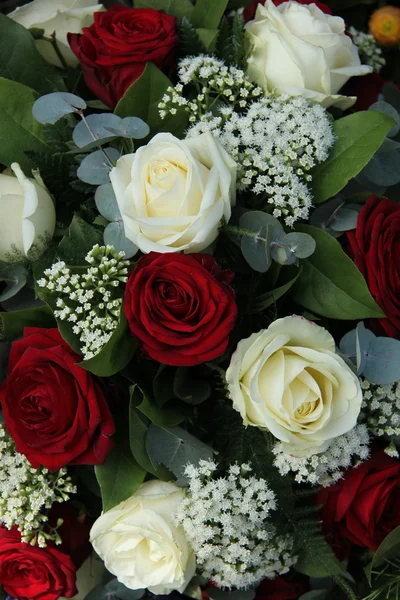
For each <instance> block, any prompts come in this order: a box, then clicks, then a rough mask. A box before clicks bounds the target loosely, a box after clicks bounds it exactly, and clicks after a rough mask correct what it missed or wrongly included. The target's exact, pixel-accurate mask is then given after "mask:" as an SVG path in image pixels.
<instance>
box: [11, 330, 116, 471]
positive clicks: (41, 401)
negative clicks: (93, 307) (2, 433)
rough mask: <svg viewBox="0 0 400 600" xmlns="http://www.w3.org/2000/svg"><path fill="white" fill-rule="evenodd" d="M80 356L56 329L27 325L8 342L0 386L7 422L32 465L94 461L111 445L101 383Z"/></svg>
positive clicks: (109, 419) (111, 424) (99, 460)
mask: <svg viewBox="0 0 400 600" xmlns="http://www.w3.org/2000/svg"><path fill="white" fill-rule="evenodd" d="M81 360H82V359H81V357H80V356H79V355H78V354H75V352H73V351H72V350H71V348H70V347H69V346H68V344H67V343H66V342H65V341H64V340H63V339H62V337H61V335H60V333H59V331H58V329H38V328H34V327H32V328H27V329H25V331H24V337H23V338H22V339H21V340H18V341H17V342H14V343H13V344H12V346H11V352H10V360H9V365H8V372H9V375H8V377H7V379H6V380H5V382H4V383H3V385H2V387H1V389H0V400H1V404H2V408H3V413H4V421H5V427H6V429H7V430H8V432H9V433H10V435H11V437H12V438H13V440H14V442H15V445H16V448H17V451H18V452H20V453H21V454H25V456H26V457H27V458H28V460H29V462H30V463H31V464H32V466H33V467H35V468H37V467H38V466H39V465H44V466H45V467H47V468H48V469H50V470H52V471H55V470H57V469H60V468H61V467H63V466H65V465H67V464H91V465H97V464H100V463H102V462H104V460H105V458H106V456H107V454H108V452H109V451H110V450H111V448H112V447H113V441H112V440H111V438H110V436H111V435H112V434H113V433H114V431H115V428H114V422H113V419H112V416H111V413H110V410H109V408H108V405H107V402H106V399H105V397H104V394H103V391H102V387H101V385H100V382H99V381H98V380H97V379H96V377H94V375H92V374H91V373H90V372H89V371H86V370H85V369H82V367H80V366H79V365H77V364H76V363H78V362H80V361H81Z"/></svg>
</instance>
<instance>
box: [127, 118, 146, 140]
mask: <svg viewBox="0 0 400 600" xmlns="http://www.w3.org/2000/svg"><path fill="white" fill-rule="evenodd" d="M121 129H122V131H123V132H124V137H127V138H133V139H134V140H140V139H142V138H145V137H147V136H148V135H149V133H150V127H149V126H148V125H147V123H145V122H144V121H143V120H142V119H139V117H125V119H122V121H121Z"/></svg>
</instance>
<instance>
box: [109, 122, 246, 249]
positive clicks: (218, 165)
mask: <svg viewBox="0 0 400 600" xmlns="http://www.w3.org/2000/svg"><path fill="white" fill-rule="evenodd" d="M110 179H111V183H112V185H113V189H114V192H115V196H116V198H117V202H118V206H119V209H120V211H121V215H122V219H123V222H124V226H125V235H126V237H127V238H128V239H129V240H131V242H133V243H134V244H135V245H136V246H138V248H140V250H141V251H142V252H144V253H148V252H151V251H154V252H180V251H184V252H200V251H201V250H204V249H205V248H206V247H207V246H209V245H210V244H211V243H212V242H213V241H214V240H215V239H216V237H217V235H218V228H219V225H220V223H221V220H222V218H224V219H225V220H226V221H229V219H230V216H231V207H232V205H234V202H235V190H236V163H235V161H234V160H233V159H232V158H231V157H230V156H229V155H228V153H227V152H226V151H225V150H224V149H223V148H222V146H221V144H220V143H219V142H218V141H217V140H216V139H215V138H214V137H213V136H212V134H211V133H209V132H208V133H204V134H202V135H199V136H197V137H194V138H190V139H188V140H183V141H181V140H179V139H178V138H176V137H174V136H173V135H171V134H170V133H159V134H157V135H156V136H154V138H153V139H152V140H151V142H149V143H148V144H147V145H146V146H142V147H141V148H139V149H138V150H137V151H136V152H135V153H134V154H128V155H126V156H122V157H121V158H120V159H119V160H118V162H117V165H116V167H114V169H112V171H111V173H110Z"/></svg>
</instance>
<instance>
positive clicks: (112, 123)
mask: <svg viewBox="0 0 400 600" xmlns="http://www.w3.org/2000/svg"><path fill="white" fill-rule="evenodd" d="M121 121H122V119H120V117H118V116H117V115H114V114H112V113H101V114H93V115H88V116H87V117H86V118H85V121H83V120H82V121H80V122H79V123H78V124H77V126H76V127H75V129H74V131H73V134H72V139H73V141H74V142H75V144H76V145H77V146H78V148H85V146H88V145H89V144H92V143H93V142H94V141H95V140H102V141H104V143H106V142H107V141H108V140H110V139H114V138H115V134H111V135H110V130H109V129H107V128H108V127H115V128H117V129H118V128H119V127H120V125H121ZM117 135H118V134H117Z"/></svg>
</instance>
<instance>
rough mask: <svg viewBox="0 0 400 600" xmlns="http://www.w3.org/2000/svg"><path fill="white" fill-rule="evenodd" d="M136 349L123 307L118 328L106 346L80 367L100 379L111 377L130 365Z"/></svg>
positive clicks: (80, 364)
mask: <svg viewBox="0 0 400 600" xmlns="http://www.w3.org/2000/svg"><path fill="white" fill-rule="evenodd" d="M136 348H137V344H136V342H135V340H134V339H133V337H132V336H131V333H130V331H129V327H128V322H127V320H126V317H125V313H124V309H123V307H122V308H121V314H120V317H119V324H118V327H117V329H116V330H115V331H114V332H113V334H112V336H111V337H110V339H109V340H108V342H107V343H106V345H105V346H103V348H102V349H101V350H100V352H99V353H98V354H96V356H94V357H93V358H90V359H88V360H84V361H83V362H81V363H79V366H80V367H82V368H83V369H86V370H87V371H90V372H91V373H93V374H94V375H98V377H111V375H115V374H116V373H119V372H120V371H122V369H124V368H125V367H126V366H127V365H128V363H129V362H130V360H131V359H132V357H133V355H134V354H135V350H136Z"/></svg>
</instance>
